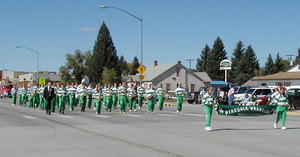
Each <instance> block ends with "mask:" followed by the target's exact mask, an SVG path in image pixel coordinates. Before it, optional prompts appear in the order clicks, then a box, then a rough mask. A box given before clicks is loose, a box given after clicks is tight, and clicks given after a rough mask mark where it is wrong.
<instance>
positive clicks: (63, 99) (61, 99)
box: [57, 84, 67, 114]
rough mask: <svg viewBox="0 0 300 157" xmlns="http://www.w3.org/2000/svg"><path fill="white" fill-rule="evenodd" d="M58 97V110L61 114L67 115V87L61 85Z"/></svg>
mask: <svg viewBox="0 0 300 157" xmlns="http://www.w3.org/2000/svg"><path fill="white" fill-rule="evenodd" d="M57 96H58V99H59V100H58V109H59V113H60V114H65V105H66V98H67V97H66V96H67V91H66V89H65V86H64V85H63V84H61V85H60V88H59V89H58V90H57Z"/></svg>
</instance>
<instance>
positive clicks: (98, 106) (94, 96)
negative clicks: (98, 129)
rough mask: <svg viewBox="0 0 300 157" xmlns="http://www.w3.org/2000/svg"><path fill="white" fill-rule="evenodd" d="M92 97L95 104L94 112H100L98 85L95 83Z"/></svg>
mask: <svg viewBox="0 0 300 157" xmlns="http://www.w3.org/2000/svg"><path fill="white" fill-rule="evenodd" d="M93 98H94V99H95V102H94V105H95V110H96V114H100V112H101V100H102V95H101V86H100V85H96V88H95V89H94V90H93Z"/></svg>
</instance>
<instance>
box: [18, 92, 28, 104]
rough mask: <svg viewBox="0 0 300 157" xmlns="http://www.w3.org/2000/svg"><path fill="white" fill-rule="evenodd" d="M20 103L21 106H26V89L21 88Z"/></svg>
mask: <svg viewBox="0 0 300 157" xmlns="http://www.w3.org/2000/svg"><path fill="white" fill-rule="evenodd" d="M18 93H19V103H20V105H25V103H26V101H27V100H26V99H27V89H26V88H21V89H20V90H19V92H18Z"/></svg>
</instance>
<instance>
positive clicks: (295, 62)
mask: <svg viewBox="0 0 300 157" xmlns="http://www.w3.org/2000/svg"><path fill="white" fill-rule="evenodd" d="M297 52H298V56H297V57H296V59H295V61H294V64H300V48H298V51H297Z"/></svg>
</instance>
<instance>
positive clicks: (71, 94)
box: [67, 86, 76, 111]
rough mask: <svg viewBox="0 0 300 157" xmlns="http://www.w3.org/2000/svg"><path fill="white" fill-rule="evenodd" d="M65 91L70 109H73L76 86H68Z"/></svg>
mask: <svg viewBox="0 0 300 157" xmlns="http://www.w3.org/2000/svg"><path fill="white" fill-rule="evenodd" d="M67 92H68V95H69V102H70V110H71V111H74V107H75V104H76V98H75V94H76V88H75V87H74V86H69V88H68V90H67Z"/></svg>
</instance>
